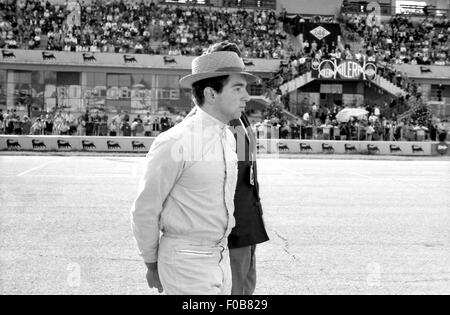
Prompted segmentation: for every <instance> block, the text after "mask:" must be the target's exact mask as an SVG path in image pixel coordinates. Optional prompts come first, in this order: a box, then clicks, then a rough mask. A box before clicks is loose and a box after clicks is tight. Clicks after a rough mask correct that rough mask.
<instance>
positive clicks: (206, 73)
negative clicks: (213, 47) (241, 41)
mask: <svg viewBox="0 0 450 315" xmlns="http://www.w3.org/2000/svg"><path fill="white" fill-rule="evenodd" d="M244 70H245V65H244V61H243V60H242V58H240V57H239V56H238V54H236V53H235V52H232V51H216V52H212V53H208V54H205V55H202V56H200V57H197V58H195V59H194V60H192V74H190V75H187V76H185V77H183V78H181V79H180V85H181V87H182V88H185V89H190V88H192V84H194V83H195V82H198V81H200V80H204V79H208V78H214V77H220V76H223V75H231V74H241V75H243V76H244V77H245V78H246V80H247V82H248V83H253V82H256V81H258V80H259V78H258V77H257V76H255V75H253V74H251V73H248V72H245V71H244Z"/></svg>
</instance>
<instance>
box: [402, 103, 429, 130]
mask: <svg viewBox="0 0 450 315" xmlns="http://www.w3.org/2000/svg"><path fill="white" fill-rule="evenodd" d="M409 105H410V109H409V110H408V112H407V115H405V116H403V117H404V118H407V119H408V120H411V121H412V122H413V124H416V125H423V126H429V125H430V124H431V120H432V118H433V114H432V113H431V111H430V109H429V108H428V106H427V104H426V103H425V102H424V101H423V100H422V99H419V100H415V99H413V100H410V104H409Z"/></svg>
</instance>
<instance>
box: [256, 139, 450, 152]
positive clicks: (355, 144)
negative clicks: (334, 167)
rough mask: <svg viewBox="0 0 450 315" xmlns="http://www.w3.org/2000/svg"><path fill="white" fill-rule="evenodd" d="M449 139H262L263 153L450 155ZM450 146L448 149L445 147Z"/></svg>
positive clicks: (260, 143)
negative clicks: (435, 140)
mask: <svg viewBox="0 0 450 315" xmlns="http://www.w3.org/2000/svg"><path fill="white" fill-rule="evenodd" d="M448 146H449V144H448V143H437V142H381V141H372V142H370V141H327V140H323V141H320V140H285V139H277V140H272V139H270V140H266V139H258V145H257V147H258V152H259V153H276V154H286V153H290V154H295V153H301V154H366V155H369V154H370V155H393V156H395V155H398V156H432V155H434V156H436V155H450V154H449V152H450V150H448ZM445 147H447V150H445Z"/></svg>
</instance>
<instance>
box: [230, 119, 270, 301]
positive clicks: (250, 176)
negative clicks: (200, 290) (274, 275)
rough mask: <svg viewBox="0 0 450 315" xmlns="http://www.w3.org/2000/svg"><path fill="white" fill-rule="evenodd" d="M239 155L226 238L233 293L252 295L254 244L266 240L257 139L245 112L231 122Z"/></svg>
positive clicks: (254, 261)
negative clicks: (232, 219)
mask: <svg viewBox="0 0 450 315" xmlns="http://www.w3.org/2000/svg"><path fill="white" fill-rule="evenodd" d="M230 125H231V131H232V132H233V133H234V135H235V138H236V145H237V154H238V179H237V185H236V193H235V196H234V207H235V210H234V217H235V219H236V226H235V227H234V229H233V230H232V231H231V234H230V236H229V237H228V247H229V249H230V262H231V273H232V289H231V294H232V295H251V294H253V292H254V291H255V287H256V257H255V251H256V244H260V243H263V242H266V241H268V240H269V237H268V235H267V232H266V229H265V227H264V221H263V211H262V207H261V202H260V197H259V184H258V177H257V167H256V138H255V135H254V134H253V131H252V128H251V127H250V123H249V121H248V118H247V116H246V115H245V114H242V116H241V118H240V119H239V120H234V121H232V122H231V123H230Z"/></svg>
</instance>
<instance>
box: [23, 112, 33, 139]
mask: <svg viewBox="0 0 450 315" xmlns="http://www.w3.org/2000/svg"><path fill="white" fill-rule="evenodd" d="M30 133H31V120H30V119H29V118H28V116H26V115H25V116H23V119H22V134H23V135H29V134H30Z"/></svg>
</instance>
